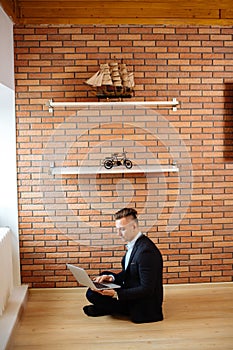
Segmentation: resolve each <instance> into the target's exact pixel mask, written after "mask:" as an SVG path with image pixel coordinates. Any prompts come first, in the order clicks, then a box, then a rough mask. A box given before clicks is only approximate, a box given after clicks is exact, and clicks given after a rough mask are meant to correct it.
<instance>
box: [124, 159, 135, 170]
mask: <svg viewBox="0 0 233 350" xmlns="http://www.w3.org/2000/svg"><path fill="white" fill-rule="evenodd" d="M124 165H125V167H126V168H128V169H131V168H132V166H133V163H132V162H131V160H129V159H125V160H124Z"/></svg>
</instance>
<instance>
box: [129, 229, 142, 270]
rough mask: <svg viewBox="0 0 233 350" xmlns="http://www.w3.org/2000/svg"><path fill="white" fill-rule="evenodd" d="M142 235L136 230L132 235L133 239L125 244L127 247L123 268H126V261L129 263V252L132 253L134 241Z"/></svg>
mask: <svg viewBox="0 0 233 350" xmlns="http://www.w3.org/2000/svg"><path fill="white" fill-rule="evenodd" d="M141 236H142V233H141V232H138V234H137V235H136V236H135V237H134V239H133V240H132V241H130V242H129V243H128V244H127V245H126V248H127V253H126V255H125V270H126V269H127V266H128V263H129V259H130V256H131V253H132V250H133V247H134V244H135V242H136V240H137V239H138V238H139V237H141Z"/></svg>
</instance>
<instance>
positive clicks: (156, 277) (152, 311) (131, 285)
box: [114, 235, 163, 323]
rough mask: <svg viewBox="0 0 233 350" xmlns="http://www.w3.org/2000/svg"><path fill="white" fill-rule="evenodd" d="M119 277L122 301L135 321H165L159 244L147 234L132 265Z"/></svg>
mask: <svg viewBox="0 0 233 350" xmlns="http://www.w3.org/2000/svg"><path fill="white" fill-rule="evenodd" d="M124 262H125V257H124V258H123V260H122V271H121V272H120V273H118V274H115V275H114V277H115V283H117V284H120V285H121V286H122V288H121V289H118V290H117V294H118V298H119V301H122V302H125V303H126V304H127V308H128V309H129V313H130V317H131V319H132V321H133V322H136V323H144V322H156V321H161V320H162V319H163V313H162V302H163V284H162V275H163V260H162V255H161V253H160V251H159V249H158V248H157V247H156V245H155V244H154V243H153V242H152V241H151V240H150V239H149V238H148V237H146V236H145V235H142V236H141V237H139V238H138V239H137V241H136V242H135V245H134V247H133V250H132V253H131V256H130V260H129V264H128V266H127V268H126V270H125V269H124Z"/></svg>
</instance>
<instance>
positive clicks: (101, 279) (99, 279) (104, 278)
mask: <svg viewBox="0 0 233 350" xmlns="http://www.w3.org/2000/svg"><path fill="white" fill-rule="evenodd" d="M94 281H95V282H98V283H103V282H112V281H113V277H112V276H110V275H102V276H98V277H96V278H95V279H94Z"/></svg>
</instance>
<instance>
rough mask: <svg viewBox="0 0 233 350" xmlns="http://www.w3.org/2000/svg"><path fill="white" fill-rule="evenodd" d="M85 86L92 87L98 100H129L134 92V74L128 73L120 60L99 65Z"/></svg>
mask: <svg viewBox="0 0 233 350" xmlns="http://www.w3.org/2000/svg"><path fill="white" fill-rule="evenodd" d="M85 83H86V84H88V85H90V86H92V87H93V88H94V90H95V93H96V97H98V98H129V97H131V96H132V94H133V91H134V86H135V84H134V74H133V73H129V72H128V69H127V66H126V64H125V63H124V62H123V60H121V63H120V64H119V63H118V62H117V61H116V60H114V61H112V62H110V63H103V64H100V69H99V70H98V72H96V73H95V74H94V75H93V76H92V77H91V78H89V79H88V80H87V81H86V82H85Z"/></svg>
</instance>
